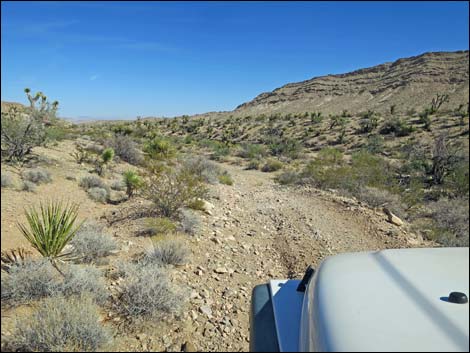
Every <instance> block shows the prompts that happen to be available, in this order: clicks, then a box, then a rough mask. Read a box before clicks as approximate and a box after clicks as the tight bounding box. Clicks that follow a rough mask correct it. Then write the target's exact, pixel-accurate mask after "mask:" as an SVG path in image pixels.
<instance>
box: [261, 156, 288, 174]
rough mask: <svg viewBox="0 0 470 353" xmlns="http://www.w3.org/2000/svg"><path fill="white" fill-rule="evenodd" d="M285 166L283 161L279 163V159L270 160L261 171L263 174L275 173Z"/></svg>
mask: <svg viewBox="0 0 470 353" xmlns="http://www.w3.org/2000/svg"><path fill="white" fill-rule="evenodd" d="M282 166H283V164H282V162H281V161H278V160H277V159H268V160H267V161H266V163H265V164H264V165H263V167H262V168H261V171H263V172H275V171H277V170H279V169H281V168H282Z"/></svg>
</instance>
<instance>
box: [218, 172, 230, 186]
mask: <svg viewBox="0 0 470 353" xmlns="http://www.w3.org/2000/svg"><path fill="white" fill-rule="evenodd" d="M219 183H221V184H224V185H233V179H232V176H231V175H230V174H229V173H228V172H227V171H224V172H223V173H222V174H221V175H219Z"/></svg>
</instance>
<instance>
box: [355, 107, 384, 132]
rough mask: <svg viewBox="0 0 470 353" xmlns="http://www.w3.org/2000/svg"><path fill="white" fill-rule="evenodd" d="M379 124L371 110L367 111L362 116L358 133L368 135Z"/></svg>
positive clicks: (377, 118)
mask: <svg viewBox="0 0 470 353" xmlns="http://www.w3.org/2000/svg"><path fill="white" fill-rule="evenodd" d="M378 124H379V117H378V115H377V114H376V113H375V112H374V111H373V110H368V111H367V112H366V113H364V114H363V115H362V118H361V120H360V121H359V125H360V126H361V129H360V131H361V132H363V133H369V132H372V131H373V130H375V128H377V126H378Z"/></svg>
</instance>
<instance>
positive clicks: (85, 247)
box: [70, 223, 117, 263]
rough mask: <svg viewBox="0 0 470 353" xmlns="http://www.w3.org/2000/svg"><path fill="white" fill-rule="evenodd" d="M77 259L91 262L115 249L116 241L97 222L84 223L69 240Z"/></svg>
mask: <svg viewBox="0 0 470 353" xmlns="http://www.w3.org/2000/svg"><path fill="white" fill-rule="evenodd" d="M70 245H72V248H73V255H74V256H75V257H76V258H77V261H79V262H84V263H92V262H95V261H97V260H99V259H100V258H102V257H106V256H109V255H111V254H112V253H113V251H115V250H116V249H117V244H116V241H115V240H114V239H113V237H112V236H111V235H109V234H107V233H105V231H104V227H103V226H102V225H99V224H97V223H85V224H84V225H83V226H82V227H81V228H80V230H79V231H78V232H77V234H76V235H75V237H74V238H73V239H72V241H71V242H70Z"/></svg>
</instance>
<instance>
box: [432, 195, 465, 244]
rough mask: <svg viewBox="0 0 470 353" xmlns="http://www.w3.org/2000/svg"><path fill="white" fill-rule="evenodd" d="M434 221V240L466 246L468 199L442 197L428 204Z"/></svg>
mask: <svg viewBox="0 0 470 353" xmlns="http://www.w3.org/2000/svg"><path fill="white" fill-rule="evenodd" d="M429 207H430V209H431V217H432V219H433V220H434V222H435V223H436V230H435V233H436V235H435V237H436V240H437V241H439V242H441V243H442V244H444V245H446V246H468V244H469V242H468V235H469V205H468V199H463V198H459V199H448V198H442V199H439V200H438V201H436V202H433V203H431V204H430V205H429Z"/></svg>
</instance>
